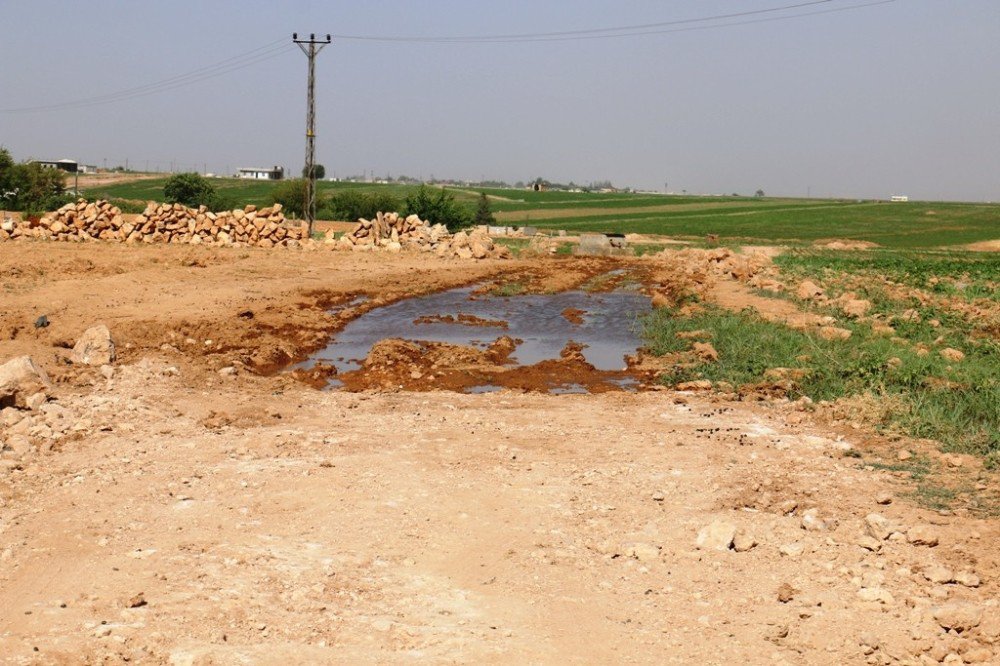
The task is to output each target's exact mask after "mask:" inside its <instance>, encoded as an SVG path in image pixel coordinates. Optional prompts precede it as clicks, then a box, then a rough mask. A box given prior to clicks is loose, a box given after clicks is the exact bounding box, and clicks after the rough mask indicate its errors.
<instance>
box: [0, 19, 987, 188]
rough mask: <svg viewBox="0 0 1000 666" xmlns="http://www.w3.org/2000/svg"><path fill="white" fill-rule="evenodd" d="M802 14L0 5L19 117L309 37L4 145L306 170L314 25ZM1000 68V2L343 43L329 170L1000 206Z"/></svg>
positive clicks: (376, 28)
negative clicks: (728, 23)
mask: <svg viewBox="0 0 1000 666" xmlns="http://www.w3.org/2000/svg"><path fill="white" fill-rule="evenodd" d="M865 1H866V0H829V1H828V2H825V3H822V4H819V5H813V6H810V7H805V8H801V9H796V10H789V11H786V12H783V13H776V14H763V15H756V16H755V17H753V18H765V17H776V16H787V15H789V14H794V13H796V12H798V13H802V12H807V11H820V10H827V9H834V8H841V7H849V6H852V5H857V4H861V3H863V2H865ZM795 2H796V0H739V1H737V0H615V1H612V0H572V1H571V0H531V1H528V0H515V1H508V2H471V1H469V0H464V1H459V0H453V1H443V0H424V2H403V1H401V0H376V1H371V2H353V3H348V2H328V1H321V0H312V1H310V0H294V1H290V2H288V1H286V2H276V1H274V0H269V1H267V2H258V1H256V0H240V1H238V2H237V1H235V0H231V1H213V0H202V1H201V2H188V1H186V0H174V1H172V2H155V3H154V2H150V1H142V0H127V1H126V0H119V1H110V0H88V1H87V2H70V1H63V2H53V1H48V0H30V1H29V0H0V26H2V33H3V35H4V39H3V41H2V43H0V110H9V109H15V108H25V107H36V106H49V105H56V104H62V103H66V102H74V101H76V100H81V99H86V98H94V97H99V96H102V95H107V94H110V93H116V92H119V91H122V90H131V89H136V88H140V87H141V86H146V85H149V84H154V83H157V82H160V81H163V80H165V79H170V78H171V77H175V76H178V75H184V74H188V73H190V72H192V71H193V70H199V69H201V68H208V67H212V66H215V65H217V64H219V63H220V62H222V61H226V60H227V59H230V58H233V57H234V56H241V55H242V56H243V57H241V58H237V59H235V60H231V61H229V63H228V64H230V65H234V66H236V65H239V66H242V65H243V64H247V63H248V62H252V61H250V58H251V57H252V55H251V56H247V55H243V54H247V53H248V52H250V51H252V50H254V49H258V48H261V49H263V47H267V46H268V45H275V44H278V45H280V44H282V43H283V42H282V41H281V40H284V41H285V42H287V43H288V46H287V47H286V50H282V51H277V52H276V53H275V54H274V57H269V58H268V59H263V60H261V61H260V62H256V63H253V64H250V65H249V66H246V67H242V68H240V69H234V70H233V71H231V72H229V73H227V74H225V75H222V76H218V77H215V78H211V79H207V80H204V81H201V82H197V83H194V84H192V85H188V86H184V87H178V88H176V89H172V90H167V91H163V92H159V93H157V94H151V95H146V96H136V97H131V98H125V99H118V100H117V101H115V102H114V103H111V104H103V105H93V106H83V105H73V106H67V107H62V108H58V109H54V110H44V111H31V112H22V113H5V112H0V145H5V146H6V147H7V148H8V149H10V150H11V152H12V153H13V154H14V156H15V157H16V158H18V159H26V158H29V157H38V158H54V159H58V158H62V157H69V158H74V159H78V160H80V161H82V162H87V163H92V164H97V165H99V166H100V165H103V164H104V163H105V160H106V161H107V165H108V166H113V165H116V164H124V162H125V160H126V159H128V160H129V165H130V166H132V167H136V168H140V169H142V168H145V167H146V165H147V163H148V165H149V168H151V169H153V168H156V167H159V168H160V169H164V170H165V169H168V168H169V167H170V164H171V162H173V163H174V164H175V166H176V167H177V168H178V169H184V170H191V169H195V168H196V169H197V170H199V171H200V170H202V168H203V165H207V168H208V170H209V171H213V172H227V171H228V172H232V171H234V170H235V169H236V168H237V167H239V166H266V165H271V164H280V165H284V166H285V167H286V168H288V169H290V170H292V171H296V172H297V171H299V170H300V169H301V168H302V163H303V155H304V144H305V139H304V125H305V88H306V85H305V83H306V57H305V56H304V55H303V54H302V53H301V52H300V51H299V50H298V49H297V48H295V47H293V46H291V44H290V42H291V33H292V32H295V31H297V32H299V33H308V32H316V33H319V34H325V33H327V32H329V33H333V34H334V35H381V36H452V35H496V34H522V33H540V32H557V31H569V30H587V29H594V28H608V27H618V26H627V25H638V24H648V23H658V22H666V21H674V20H680V19H690V18H700V17H706V16H713V15H719V14H728V13H734V12H744V11H750V10H759V9H767V8H773V7H779V6H784V5H790V4H794V3H795ZM684 25H686V26H688V27H694V26H702V25H706V24H684ZM256 53H257V54H258V55H263V56H271V55H272V52H271V51H269V50H259V51H257V52H256ZM998 63H1000V0H895V2H890V3H887V4H881V5H878V6H872V7H867V8H861V9H857V10H854V11H844V12H838V13H828V14H822V15H814V16H806V17H802V18H795V19H790V20H781V21H773V22H764V23H753V24H748V25H738V26H732V27H719V28H716V29H710V30H697V31H686V32H672V33H668V34H651V35H641V36H631V37H624V38H613V39H597V40H569V41H554V42H527V43H524V42H521V43H488V44H468V43H462V44H448V43H414V42H388V43H384V42H366V41H356V40H346V39H338V40H335V42H334V44H333V45H331V46H329V47H327V48H326V49H325V50H324V51H323V52H322V53H321V54H320V56H319V57H318V59H317V118H318V119H317V123H318V126H317V135H318V139H317V155H318V161H319V162H320V163H322V164H324V165H326V168H327V174H328V175H334V174H335V175H338V176H345V175H349V174H356V173H360V172H362V171H367V170H374V171H375V173H376V175H382V174H386V173H392V174H394V175H398V174H407V175H411V176H416V177H421V176H422V177H425V178H427V177H430V176H431V175H432V174H433V175H434V176H436V177H439V178H442V177H454V178H469V179H479V178H482V177H485V178H503V179H506V180H508V181H515V180H527V179H530V178H534V177H536V176H542V177H545V178H548V179H551V180H558V181H569V180H574V181H576V182H581V183H585V182H589V181H593V180H605V179H608V180H611V181H613V182H615V183H616V184H619V185H633V186H637V187H642V188H651V189H658V190H662V189H663V188H664V185H665V183H669V189H671V190H674V191H678V192H679V191H681V190H687V191H688V192H703V193H721V192H726V193H729V192H740V193H744V194H746V193H752V192H753V191H755V190H756V189H757V188H762V189H764V190H765V191H766V192H767V193H768V194H773V195H806V194H807V193H811V194H812V195H814V196H817V195H821V196H827V195H835V196H859V197H872V196H888V195H889V194H908V195H910V196H911V197H913V198H922V199H959V200H1000V78H998V76H997V71H996V68H997V64H998ZM214 71H217V70H215V69H206V70H203V71H202V73H203V74H208V73H212V72H214ZM145 90H148V89H145ZM145 90H140V91H138V92H144V91H145Z"/></svg>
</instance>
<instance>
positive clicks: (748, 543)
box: [733, 530, 757, 553]
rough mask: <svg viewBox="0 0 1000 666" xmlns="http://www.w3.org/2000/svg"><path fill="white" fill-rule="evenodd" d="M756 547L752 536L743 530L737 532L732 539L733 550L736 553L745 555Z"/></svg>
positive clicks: (755, 541)
mask: <svg viewBox="0 0 1000 666" xmlns="http://www.w3.org/2000/svg"><path fill="white" fill-rule="evenodd" d="M756 545H757V539H755V538H754V536H753V535H752V534H750V533H749V532H746V531H744V530H739V531H738V532H737V533H736V536H735V537H734V538H733V550H735V551H736V552H737V553H745V552H747V551H748V550H752V549H753V547H754V546H756Z"/></svg>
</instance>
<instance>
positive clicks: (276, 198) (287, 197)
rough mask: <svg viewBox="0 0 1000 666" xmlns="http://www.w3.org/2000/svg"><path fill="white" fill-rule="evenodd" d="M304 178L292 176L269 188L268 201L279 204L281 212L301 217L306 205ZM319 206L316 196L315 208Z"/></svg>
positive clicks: (289, 215) (305, 183)
mask: <svg viewBox="0 0 1000 666" xmlns="http://www.w3.org/2000/svg"><path fill="white" fill-rule="evenodd" d="M307 184H308V183H307V182H306V180H305V179H304V178H293V179H291V180H283V181H281V182H280V183H278V184H277V185H276V186H274V188H272V189H271V195H270V199H269V200H268V203H271V204H281V207H282V209H283V212H284V213H285V215H287V216H288V217H302V214H303V212H304V211H305V207H306V186H307ZM319 208H320V200H319V197H318V196H317V201H316V209H317V210H319Z"/></svg>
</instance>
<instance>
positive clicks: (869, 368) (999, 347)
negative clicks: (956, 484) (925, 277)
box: [643, 306, 1000, 456]
mask: <svg viewBox="0 0 1000 666" xmlns="http://www.w3.org/2000/svg"><path fill="white" fill-rule="evenodd" d="M840 325H841V326H844V327H846V328H848V329H849V330H851V332H852V335H851V338H850V339H849V340H846V341H839V340H824V339H821V338H819V337H818V336H815V335H813V334H811V333H806V332H803V331H799V330H793V329H791V328H788V327H787V326H785V325H783V324H781V323H775V322H771V321H768V320H765V319H763V318H762V317H760V316H759V315H757V314H756V313H755V312H753V311H743V312H739V313H736V312H731V311H728V310H724V309H721V308H718V307H711V306H710V307H705V308H703V309H701V311H700V312H698V313H697V314H694V315H692V316H690V317H683V316H680V315H679V313H678V312H677V311H671V310H667V309H661V310H657V311H655V312H654V313H652V314H651V315H649V316H648V317H647V318H646V319H645V320H644V321H643V330H644V334H645V337H646V339H647V343H648V345H649V346H650V348H651V350H652V351H653V352H654V353H656V354H660V355H663V354H667V353H671V352H680V351H684V350H686V349H688V347H689V342H690V341H689V340H686V339H682V338H678V337H677V334H678V333H683V332H691V331H699V330H700V331H709V332H710V334H711V336H712V337H711V343H712V345H713V346H714V347H715V349H716V350H717V351H718V354H719V360H718V361H717V362H715V363H709V364H698V365H678V366H676V367H675V369H674V372H673V374H671V375H669V376H667V377H665V381H666V382H667V383H675V382H680V381H687V380H691V379H709V380H712V381H715V382H723V381H724V382H729V383H731V384H733V385H735V386H752V385H754V384H759V383H765V384H766V383H767V382H769V381H770V382H772V383H773V381H774V378H773V376H771V377H769V376H768V374H767V371H768V370H771V369H774V368H791V369H793V371H796V370H797V371H800V374H801V376H798V374H799V373H796V376H795V379H794V384H793V385H792V387H791V389H790V391H789V393H790V395H791V396H792V397H796V396H801V395H805V396H809V397H810V398H812V399H813V400H835V399H837V398H845V397H849V396H862V395H866V394H867V395H869V396H872V397H873V399H874V400H875V401H876V402H877V403H878V404H880V407H881V410H880V414H879V416H878V422H877V423H876V425H877V426H879V427H883V428H884V427H896V428H899V429H901V430H903V431H904V432H906V433H908V434H911V435H914V436H918V437H928V438H932V439H936V440H938V441H940V442H941V443H942V445H943V446H944V448H945V449H946V450H950V451H959V452H965V453H976V454H979V455H984V456H988V455H990V454H993V453H995V452H997V451H1000V428H998V424H1000V343H998V342H997V340H996V339H992V340H984V341H980V342H978V343H977V344H975V345H973V344H969V343H966V344H964V345H963V346H962V349H963V351H964V352H965V354H966V358H965V360H964V361H963V362H961V363H952V362H949V361H947V360H946V359H944V358H942V357H941V356H940V354H937V353H923V354H922V353H921V352H920V349H919V348H918V347H916V346H915V345H911V344H907V343H906V342H905V341H902V340H900V339H898V338H897V339H890V338H886V337H880V336H876V335H875V334H874V333H873V332H872V330H871V328H870V327H869V326H868V325H867V324H861V323H843V324H840Z"/></svg>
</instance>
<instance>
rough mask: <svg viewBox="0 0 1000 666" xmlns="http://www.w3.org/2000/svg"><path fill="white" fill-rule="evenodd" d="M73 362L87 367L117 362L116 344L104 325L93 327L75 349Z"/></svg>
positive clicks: (85, 332)
mask: <svg viewBox="0 0 1000 666" xmlns="http://www.w3.org/2000/svg"><path fill="white" fill-rule="evenodd" d="M73 361H74V362H75V363H83V364H85V365H107V364H110V363H114V362H115V342H114V340H112V339H111V331H109V330H108V327H107V326H105V325H104V324H98V325H97V326H91V327H90V328H88V329H87V330H86V331H84V332H83V335H82V336H80V339H79V340H77V342H76V346H75V347H73Z"/></svg>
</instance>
